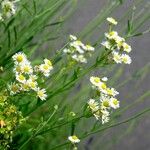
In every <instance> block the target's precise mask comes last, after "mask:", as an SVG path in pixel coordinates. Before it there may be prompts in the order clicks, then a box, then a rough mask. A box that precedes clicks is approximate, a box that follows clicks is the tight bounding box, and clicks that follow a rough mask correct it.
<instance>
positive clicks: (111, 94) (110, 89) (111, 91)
mask: <svg viewBox="0 0 150 150" xmlns="http://www.w3.org/2000/svg"><path fill="white" fill-rule="evenodd" d="M106 91H107V94H108V95H110V96H116V95H118V94H119V92H118V91H116V90H115V89H114V88H107V89H106Z"/></svg>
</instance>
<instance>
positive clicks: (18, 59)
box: [12, 52, 27, 64]
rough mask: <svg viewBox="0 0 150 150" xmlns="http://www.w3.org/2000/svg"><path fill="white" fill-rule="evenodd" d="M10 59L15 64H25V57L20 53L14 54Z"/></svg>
mask: <svg viewBox="0 0 150 150" xmlns="http://www.w3.org/2000/svg"><path fill="white" fill-rule="evenodd" d="M12 58H13V60H14V61H15V64H19V63H25V62H26V61H27V59H26V55H25V54H24V53H21V52H19V53H16V54H15V55H14V56H13V57H12Z"/></svg>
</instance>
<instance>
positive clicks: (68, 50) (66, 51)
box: [63, 48, 71, 54]
mask: <svg viewBox="0 0 150 150" xmlns="http://www.w3.org/2000/svg"><path fill="white" fill-rule="evenodd" d="M63 52H64V53H68V54H69V53H71V50H70V49H68V48H65V49H64V50H63Z"/></svg>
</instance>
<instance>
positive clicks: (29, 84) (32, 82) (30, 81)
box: [27, 79, 38, 90]
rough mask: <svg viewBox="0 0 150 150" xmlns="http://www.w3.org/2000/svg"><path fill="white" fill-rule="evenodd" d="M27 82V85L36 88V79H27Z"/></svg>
mask: <svg viewBox="0 0 150 150" xmlns="http://www.w3.org/2000/svg"><path fill="white" fill-rule="evenodd" d="M27 83H28V86H29V87H30V88H31V89H32V90H36V89H37V85H38V84H37V82H36V81H33V80H31V79H29V80H28V81H27Z"/></svg>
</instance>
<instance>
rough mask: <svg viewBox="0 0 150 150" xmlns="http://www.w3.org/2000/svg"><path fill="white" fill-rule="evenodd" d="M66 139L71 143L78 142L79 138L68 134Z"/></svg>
mask: <svg viewBox="0 0 150 150" xmlns="http://www.w3.org/2000/svg"><path fill="white" fill-rule="evenodd" d="M68 140H69V141H70V142H71V143H73V144H75V143H79V142H80V139H79V138H78V137H77V136H76V135H72V136H69V137H68Z"/></svg>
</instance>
